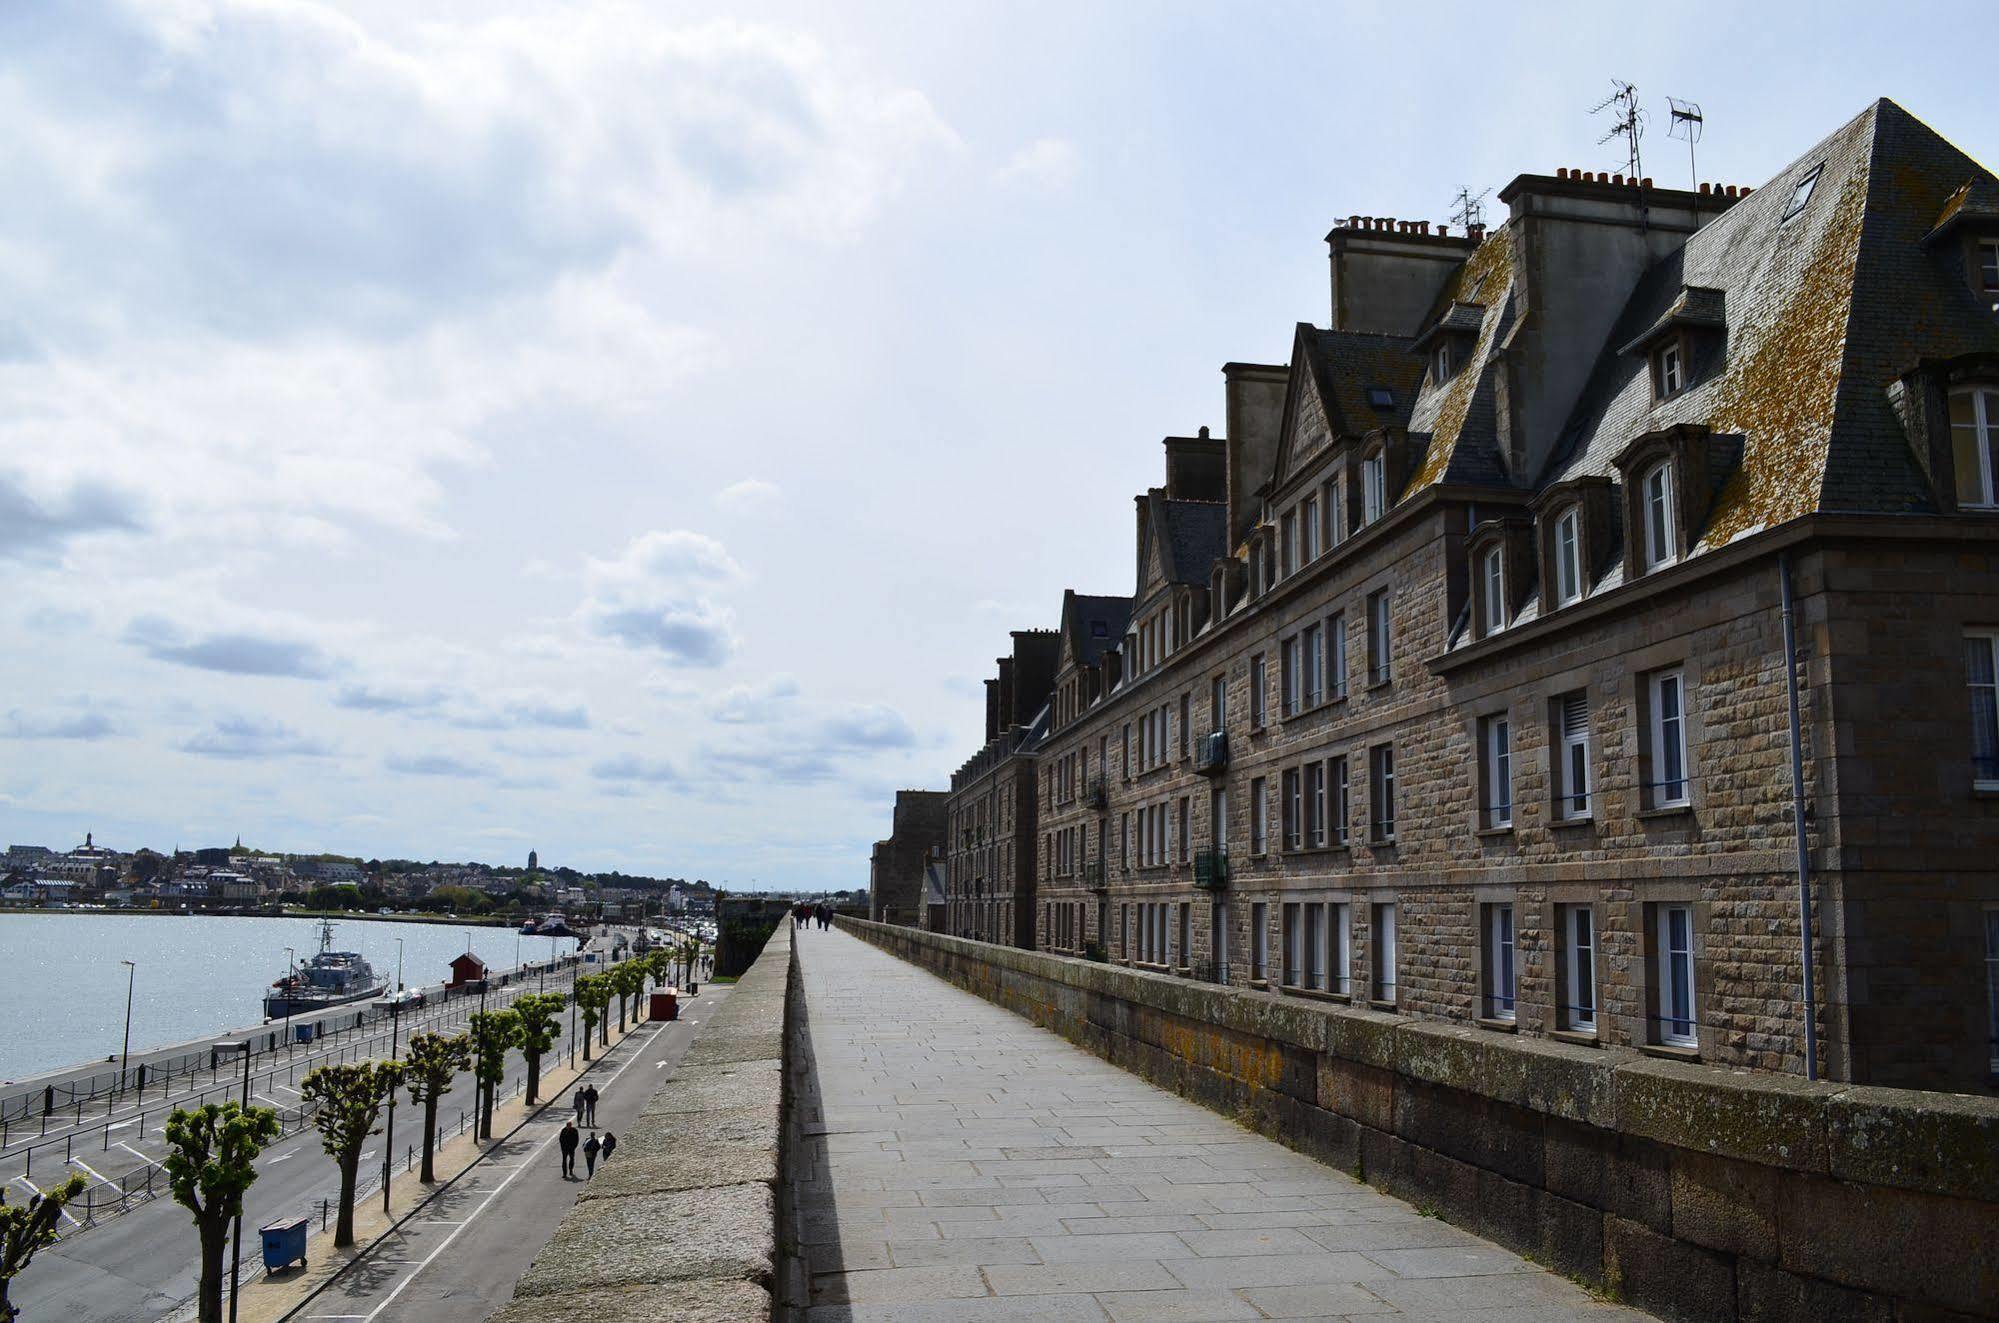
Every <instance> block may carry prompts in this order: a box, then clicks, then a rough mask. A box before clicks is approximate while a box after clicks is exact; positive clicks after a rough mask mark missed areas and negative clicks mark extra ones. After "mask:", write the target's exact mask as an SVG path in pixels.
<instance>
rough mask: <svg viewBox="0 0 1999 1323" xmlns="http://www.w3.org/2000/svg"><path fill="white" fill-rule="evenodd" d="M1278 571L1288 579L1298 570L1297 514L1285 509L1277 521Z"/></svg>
mask: <svg viewBox="0 0 1999 1323" xmlns="http://www.w3.org/2000/svg"><path fill="white" fill-rule="evenodd" d="M1277 546H1278V557H1277V565H1278V573H1279V574H1281V575H1282V576H1283V577H1284V578H1286V579H1288V578H1290V577H1291V576H1292V575H1294V574H1296V573H1297V572H1298V514H1297V512H1296V511H1294V510H1286V511H1285V512H1284V515H1283V517H1282V518H1280V519H1279V520H1278V521H1277Z"/></svg>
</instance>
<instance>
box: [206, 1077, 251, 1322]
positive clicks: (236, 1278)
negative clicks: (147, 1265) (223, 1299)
mask: <svg viewBox="0 0 1999 1323" xmlns="http://www.w3.org/2000/svg"><path fill="white" fill-rule="evenodd" d="M215 1047H216V1050H217V1051H220V1052H241V1053H242V1054H243V1110H244V1111H245V1112H247V1111H249V1110H250V1052H251V1049H252V1048H253V1047H254V1044H253V1043H251V1041H250V1040H249V1039H247V1038H246V1039H243V1040H241V1041H239V1042H229V1043H217V1044H216V1045H215ZM235 1240H236V1247H235V1250H234V1253H233V1255H232V1256H231V1258H230V1260H229V1323H236V1293H237V1285H238V1283H239V1282H240V1281H241V1279H242V1272H243V1203H242V1196H241V1195H238V1196H237V1203H236V1235H235Z"/></svg>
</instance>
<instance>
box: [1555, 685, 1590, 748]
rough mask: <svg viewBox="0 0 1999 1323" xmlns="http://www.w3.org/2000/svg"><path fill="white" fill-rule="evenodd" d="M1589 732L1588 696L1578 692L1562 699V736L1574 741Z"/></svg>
mask: <svg viewBox="0 0 1999 1323" xmlns="http://www.w3.org/2000/svg"><path fill="white" fill-rule="evenodd" d="M1588 730H1589V696H1588V695H1587V694H1585V693H1583V692H1582V691H1580V690H1578V691H1577V692H1575V693H1573V694H1565V695H1564V696H1563V697H1562V735H1563V737H1564V738H1566V739H1575V738H1578V737H1580V736H1582V735H1583V734H1585V733H1586V732H1588Z"/></svg>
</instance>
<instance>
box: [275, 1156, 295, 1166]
mask: <svg viewBox="0 0 1999 1323" xmlns="http://www.w3.org/2000/svg"><path fill="white" fill-rule="evenodd" d="M297 1156H298V1154H296V1153H287V1154H285V1155H284V1156H283V1157H277V1158H272V1159H271V1165H272V1166H274V1167H275V1166H276V1165H277V1164H278V1163H280V1162H290V1161H291V1160H292V1159H293V1158H295V1157H297Z"/></svg>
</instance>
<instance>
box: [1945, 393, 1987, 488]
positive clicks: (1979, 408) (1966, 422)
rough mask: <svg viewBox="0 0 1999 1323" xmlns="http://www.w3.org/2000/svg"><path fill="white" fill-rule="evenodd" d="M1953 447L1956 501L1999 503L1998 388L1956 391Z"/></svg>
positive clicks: (1952, 403)
mask: <svg viewBox="0 0 1999 1323" xmlns="http://www.w3.org/2000/svg"><path fill="white" fill-rule="evenodd" d="M1950 449H1951V456H1952V458H1953V460H1954V461H1955V463H1954V465H1953V467H1954V468H1956V470H1957V503H1958V505H1960V506H1970V507H1977V508H1981V509H1990V508H1991V507H1993V506H1995V505H1999V494H1996V493H1995V490H1994V486H1993V484H1994V482H1995V481H1999V390H1967V391H1957V392H1956V393H1954V394H1953V395H1952V396H1951V397H1950Z"/></svg>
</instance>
